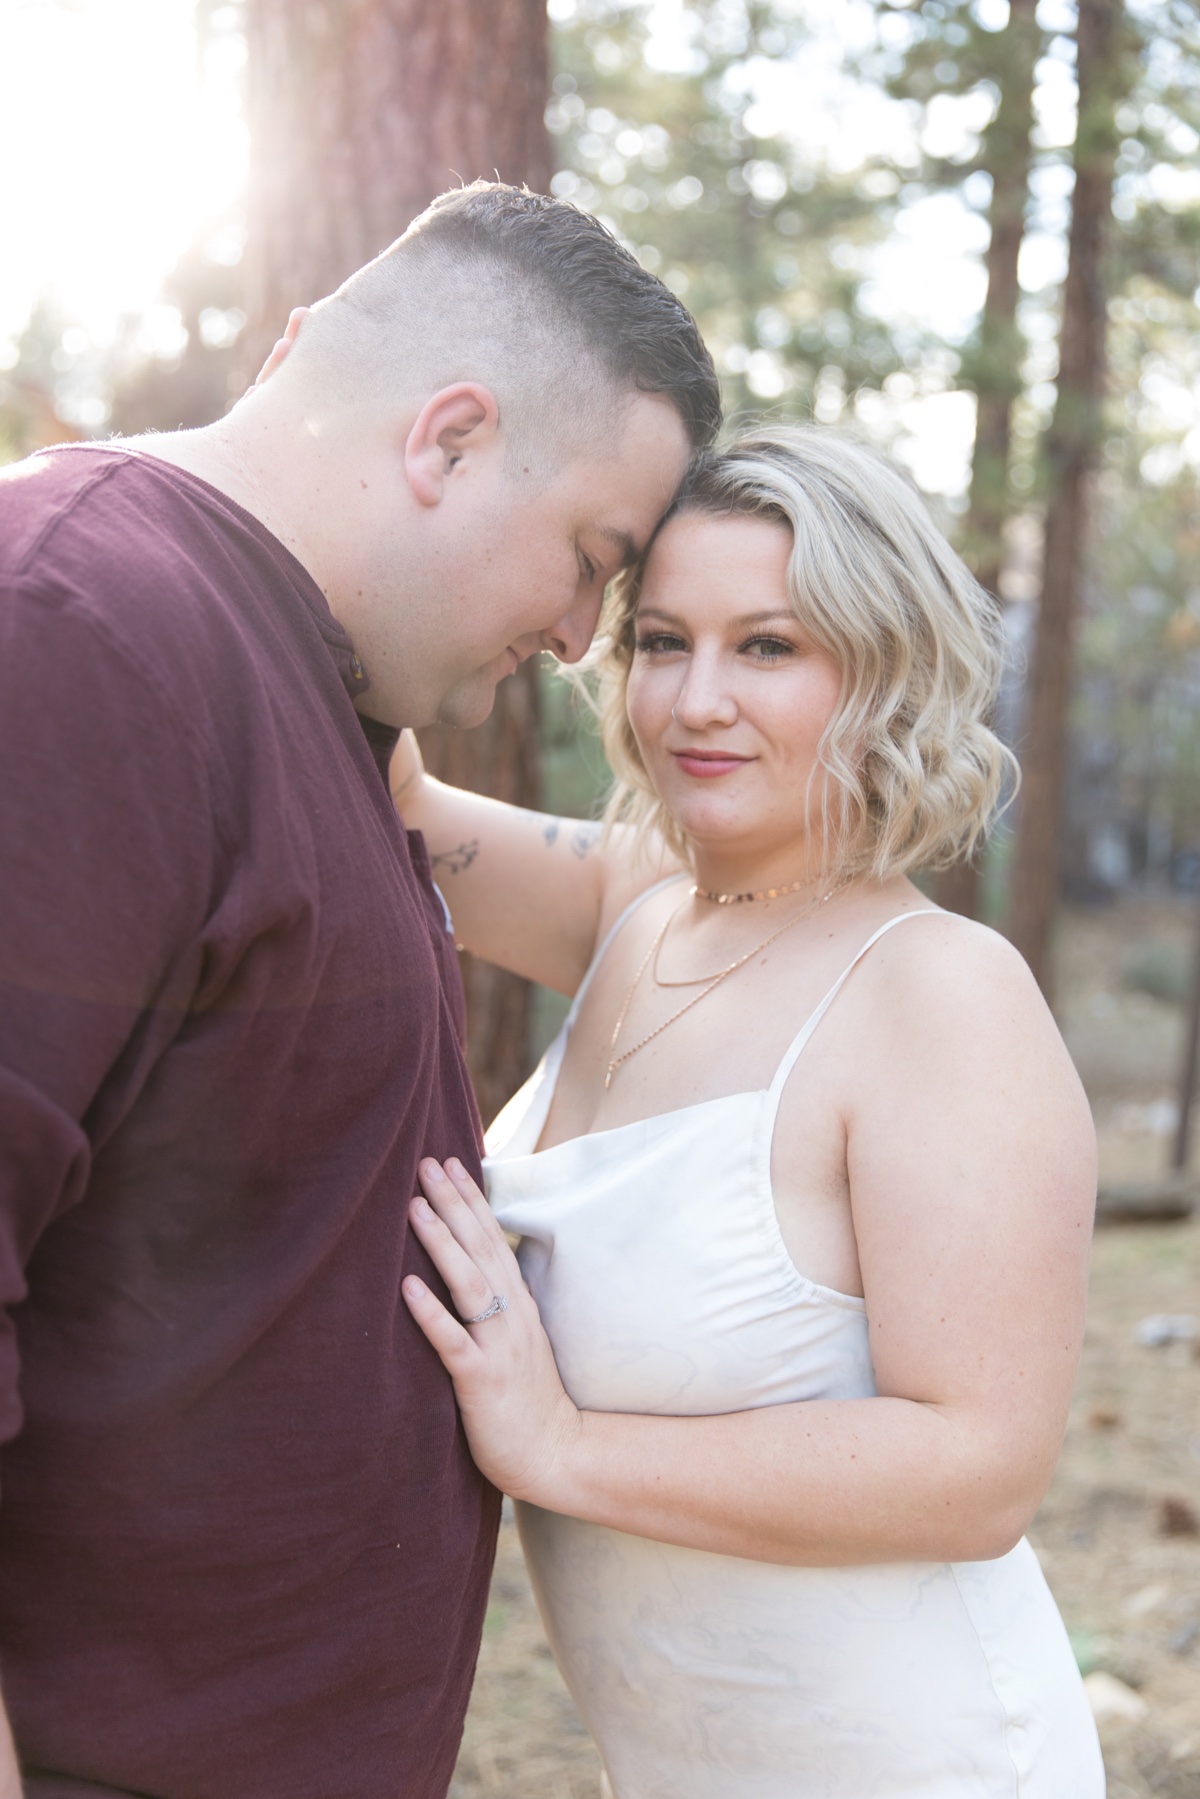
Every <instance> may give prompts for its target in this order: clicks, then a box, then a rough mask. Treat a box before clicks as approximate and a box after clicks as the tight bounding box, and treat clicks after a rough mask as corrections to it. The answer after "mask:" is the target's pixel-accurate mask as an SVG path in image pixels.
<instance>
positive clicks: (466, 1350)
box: [400, 1274, 479, 1380]
mask: <svg viewBox="0 0 1200 1799" xmlns="http://www.w3.org/2000/svg"><path fill="white" fill-rule="evenodd" d="M400 1291H401V1292H402V1293H403V1295H404V1300H405V1304H406V1305H407V1306H408V1309H409V1311H410V1312H411V1313H412V1315H413V1317H414V1318H415V1319H416V1321H417V1323H418V1325H419V1326H420V1327H421V1329H422V1330H423V1331H424V1333H425V1335H426V1336H427V1337H428V1338H429V1341H430V1342H431V1343H432V1345H433V1347H434V1349H436V1351H437V1353H438V1354H439V1355H440V1356H441V1358H442V1362H443V1364H444V1365H445V1368H446V1372H447V1373H448V1374H449V1375H450V1377H451V1379H452V1380H460V1379H462V1377H463V1376H464V1375H467V1374H470V1373H471V1371H472V1369H473V1367H474V1364H475V1362H477V1361H478V1359H479V1350H478V1349H477V1348H476V1346H475V1344H474V1343H473V1342H472V1341H471V1334H470V1332H469V1331H467V1330H465V1329H464V1327H463V1326H462V1325H461V1324H460V1323H459V1322H458V1319H457V1318H452V1317H451V1316H450V1313H449V1312H448V1311H447V1310H446V1308H445V1306H444V1305H443V1304H442V1302H441V1300H440V1299H439V1298H438V1297H437V1295H436V1294H435V1293H431V1292H430V1291H429V1288H428V1287H427V1286H426V1285H425V1282H424V1281H422V1280H418V1279H417V1277H416V1275H415V1274H410V1275H409V1276H408V1277H407V1278H406V1279H405V1280H403V1281H402V1282H401V1283H400Z"/></svg>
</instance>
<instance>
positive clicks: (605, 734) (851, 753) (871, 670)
mask: <svg viewBox="0 0 1200 1799" xmlns="http://www.w3.org/2000/svg"><path fill="white" fill-rule="evenodd" d="M692 516H703V517H711V518H758V519H764V520H767V521H770V522H772V523H776V524H782V525H785V526H786V527H787V528H788V530H789V531H790V532H791V535H792V546H793V547H792V553H791V557H790V559H789V562H788V571H787V585H788V598H789V600H790V602H791V604H792V606H793V607H794V609H795V612H796V616H797V618H798V620H799V622H800V625H801V627H802V629H803V631H804V633H805V635H806V636H807V637H808V638H809V639H810V640H811V641H812V642H813V643H814V644H816V645H817V646H819V647H820V648H821V649H822V650H824V651H825V652H826V653H827V654H828V655H829V656H830V657H831V658H832V659H833V661H834V663H835V665H836V666H837V668H838V669H839V670H840V673H841V693H840V697H839V701H838V705H837V707H836V710H835V712H834V716H833V718H832V719H831V721H830V723H829V725H828V727H827V729H826V731H825V733H824V735H823V737H822V740H821V747H820V764H819V766H820V767H821V768H822V769H823V770H824V772H825V776H826V779H825V782H824V792H823V795H822V817H823V821H824V829H825V839H826V858H825V859H826V862H827V869H828V871H829V872H833V873H836V874H837V875H839V876H842V877H846V876H851V875H870V876H872V877H874V878H875V879H878V880H882V879H884V878H885V877H887V876H891V875H899V874H908V873H911V872H912V871H914V870H916V869H920V868H927V869H933V868H942V867H946V866H947V865H949V864H950V863H952V862H955V861H958V860H959V859H960V858H963V857H966V856H969V855H970V854H971V852H972V850H973V849H974V848H975V847H976V845H977V844H978V843H979V841H980V840H981V838H982V837H983V836H984V835H985V833H986V832H987V830H988V828H989V826H990V825H991V823H992V822H993V820H994V818H995V817H996V815H997V813H998V812H999V810H1000V807H1001V800H1002V796H1003V795H1004V792H1005V789H1006V787H1007V788H1008V790H1009V792H1010V793H1011V792H1012V791H1015V787H1016V782H1017V779H1018V770H1017V764H1016V760H1015V758H1014V757H1013V755H1012V754H1011V752H1010V751H1009V750H1008V749H1006V748H1005V746H1004V745H1003V744H1002V743H1001V742H1000V740H999V738H998V737H997V736H996V735H995V733H994V732H993V731H992V730H991V728H990V726H989V724H988V718H989V716H990V714H991V711H992V707H993V705H994V703H995V698H996V691H997V687H998V684H999V679H1000V672H1001V653H1000V643H999V616H998V612H997V609H996V607H995V605H994V603H993V602H992V600H991V599H990V598H989V596H988V595H987V594H986V593H985V592H984V590H983V588H981V587H980V586H979V583H978V582H977V581H976V580H975V579H974V578H973V577H972V575H971V574H970V572H969V571H968V569H967V567H966V565H965V564H964V563H963V561H962V560H961V558H960V557H959V556H958V555H956V553H955V552H954V550H952V549H951V547H950V545H949V543H947V541H946V539H945V537H943V535H942V533H941V532H940V531H939V530H938V529H937V527H936V526H935V524H934V523H933V520H932V519H931V518H930V516H929V514H928V512H927V511H926V509H925V506H924V504H923V503H922V501H921V499H920V498H919V496H918V495H917V493H916V491H915V490H914V489H913V488H912V487H911V486H910V485H909V483H908V481H907V480H906V479H905V478H904V476H902V475H901V474H900V472H899V470H898V469H896V468H895V467H893V465H892V464H891V463H890V462H888V461H887V460H886V459H885V458H884V457H883V456H881V455H880V454H879V453H878V452H877V451H875V450H873V449H869V448H868V447H867V446H866V445H864V444H861V443H859V442H857V441H856V440H854V439H853V438H849V437H847V436H845V435H844V434H842V433H840V432H837V431H833V430H829V429H827V428H824V427H822V426H792V427H785V426H779V427H776V428H773V429H768V430H757V431H755V432H754V433H753V434H751V435H748V436H745V437H742V438H741V439H739V440H738V441H737V442H735V443H733V444H731V445H730V446H729V447H728V448H727V449H724V450H716V451H710V452H708V453H706V454H705V455H703V456H701V457H700V458H698V459H697V461H696V462H695V463H694V465H693V467H692V469H691V471H690V473H689V475H688V477H687V479H686V481H685V483H684V486H683V488H682V489H681V491H680V493H679V495H678V496H677V498H676V500H675V502H674V504H673V506H672V507H671V509H670V511H669V512H668V513H667V515H666V517H665V518H664V519H663V521H662V525H660V527H659V530H660V531H661V530H662V529H663V528H664V527H665V526H666V525H668V524H669V523H670V522H671V521H672V520H673V519H677V518H686V517H692ZM652 552H653V542H652V543H651V545H650V547H649V549H648V550H647V552H646V555H645V556H643V557H642V559H641V561H640V563H638V564H637V565H636V566H635V567H633V568H631V569H628V570H626V572H625V573H624V574H623V575H622V576H621V577H619V579H618V580H617V581H616V582H614V583H613V585H612V587H611V588H610V590H609V594H608V596H607V598H606V601H605V608H604V612H603V614H602V617H601V621H600V631H599V634H598V637H597V641H596V646H595V649H594V650H593V653H592V655H591V657H590V658H589V661H588V669H589V673H590V675H591V676H592V677H593V678H594V681H595V688H594V692H595V700H594V704H595V708H596V711H597V713H598V715H599V719H600V731H601V738H602V741H603V745H604V750H605V753H606V755H607V757H608V761H609V766H610V767H611V768H612V771H613V774H614V776H615V778H616V779H615V787H614V790H613V793H612V795H611V797H610V799H609V802H608V805H607V807H606V810H605V818H606V824H607V825H608V826H609V827H611V825H612V824H614V823H616V822H618V821H620V822H625V823H627V824H631V825H633V826H635V827H636V828H637V830H638V832H639V834H641V833H643V832H646V831H649V830H657V831H658V832H659V833H660V834H661V836H662V837H663V838H664V839H665V840H666V842H667V843H668V844H670V846H671V848H672V849H673V850H674V851H675V852H676V854H678V855H680V856H682V857H683V858H684V860H685V861H687V860H688V859H689V851H688V845H687V842H686V839H685V838H684V836H683V834H682V833H681V832H680V830H679V828H678V826H677V825H676V823H675V821H674V819H673V818H672V817H671V815H670V813H669V812H668V811H667V809H666V807H665V806H664V805H663V803H662V801H661V800H660V799H659V797H658V795H657V794H656V793H655V791H654V789H653V787H652V786H651V784H650V780H649V777H648V776H647V773H646V769H645V765H644V764H643V762H642V758H641V754H640V752H639V750H638V746H637V741H636V739H635V738H634V735H633V732H632V730H631V729H630V725H629V717H628V713H627V711H626V706H625V690H626V685H627V683H628V679H629V670H630V667H631V665H632V662H633V657H634V650H635V639H636V615H637V607H638V597H639V594H640V592H641V586H642V579H643V576H644V573H645V568H646V564H647V561H648V559H649V556H650V555H651V554H652ZM830 852H832V853H830Z"/></svg>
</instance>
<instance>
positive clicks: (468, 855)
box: [429, 837, 479, 875]
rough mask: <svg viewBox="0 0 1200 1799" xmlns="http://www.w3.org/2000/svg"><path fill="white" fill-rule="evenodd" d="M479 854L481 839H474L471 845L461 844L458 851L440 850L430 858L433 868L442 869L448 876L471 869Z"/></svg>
mask: <svg viewBox="0 0 1200 1799" xmlns="http://www.w3.org/2000/svg"><path fill="white" fill-rule="evenodd" d="M478 854H479V839H478V837H472V838H471V840H470V842H469V843H460V844H459V846H458V848H457V849H453V850H438V851H437V852H436V853H435V854H434V855H431V856H430V858H429V865H430V867H431V868H440V869H443V870H444V871H445V873H446V874H448V875H460V874H463V873H464V872H465V871H466V870H467V869H468V868H470V866H471V864H472V862H474V860H475V858H476V856H477V855H478Z"/></svg>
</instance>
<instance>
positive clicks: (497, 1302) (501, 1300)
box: [463, 1293, 508, 1324]
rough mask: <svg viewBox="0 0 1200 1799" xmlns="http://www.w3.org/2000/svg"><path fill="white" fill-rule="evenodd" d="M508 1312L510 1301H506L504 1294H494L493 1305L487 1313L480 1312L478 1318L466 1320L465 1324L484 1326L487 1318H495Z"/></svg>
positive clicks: (464, 1320)
mask: <svg viewBox="0 0 1200 1799" xmlns="http://www.w3.org/2000/svg"><path fill="white" fill-rule="evenodd" d="M507 1310H508V1301H507V1299H505V1297H504V1295H503V1293H493V1294H492V1303H491V1305H490V1306H489V1307H488V1308H487V1310H486V1311H485V1312H480V1313H479V1315H478V1317H476V1318H464V1319H463V1323H464V1324H482V1323H483V1321H484V1319H485V1318H494V1317H495V1316H496V1313H497V1312H507Z"/></svg>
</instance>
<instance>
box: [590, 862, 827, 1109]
mask: <svg viewBox="0 0 1200 1799" xmlns="http://www.w3.org/2000/svg"><path fill="white" fill-rule="evenodd" d="M849 881H850V877H849V875H847V877H846V879H845V880H843V881H839V882H838V883H837V885H836V886H835V887H830V888H828V889H827V890H826V892H824V893H823V894H820V895H819V896H818V897H817V898H816V899H815V900H813V902H812V904H811V905H808V906H803V907H801V909H800V911H799V912H797V913H795V914H794V915H793V916H792V917H791V918H789V919H788V920H787V921H786V922H785V923H784V924H781V925H778V926H777V927H776V929H775V930H773V931H772V932H771V935H770V936H769V937H764V938H763V941H762V942H761V943H758V944H756V945H755V947H754V948H753V949H751V950H747V951H746V953H745V955H744V956H739V957H738V958H737V960H736V961H734V962H731V963H730V964H729V966H728V967H727V968H722V969H721V970H720V971H719V972H718V973H717V974H715V975H708V976H705V975H701V976H700V977H699V979H700V980H702V981H707V985H706V986H704V987H703V988H702V989H701V991H700V992H699V993H694V994H693V995H692V997H691V999H689V1000H686V1001H685V1002H684V1004H683V1005H682V1006H680V1008H679V1010H678V1011H677V1012H672V1014H671V1016H670V1017H669V1018H666V1019H664V1020H663V1022H662V1024H660V1025H656V1026H655V1028H654V1029H653V1030H652V1031H650V1032H649V1033H648V1034H647V1035H646V1036H645V1037H642V1038H640V1039H639V1040H638V1042H637V1043H635V1044H633V1045H632V1046H631V1047H630V1048H629V1049H627V1050H624V1051H622V1053H621V1054H620V1055H619V1056H618V1055H617V1054H616V1053H615V1052H616V1047H617V1042H618V1040H619V1038H620V1035H621V1029H622V1026H623V1025H624V1023H625V1019H626V1017H627V1016H628V1013H629V1008H630V1006H631V1005H632V1004H633V996H634V994H635V993H636V992H637V990H638V985H639V983H640V981H641V978H642V976H643V975H644V974H645V972H646V970H647V968H649V966H650V963H651V962H652V961H653V962H657V959H658V952H659V949H660V948H661V947H662V941H663V938H664V937H665V936H666V934H667V928H668V926H669V925H670V924H671V923H672V922H673V920H674V919H675V918H676V917H677V915H678V914H679V913H680V912H681V911H682V910H683V908H684V906H685V905H686V904H687V900H681V901H680V903H679V905H678V906H676V907H675V910H674V911H673V912H669V913H668V914H667V916H666V918H665V919H664V920H663V922H662V925H661V927H660V929H659V930H658V932H657V933H656V935H655V938H654V941H653V943H652V944H651V945H650V948H649V949H648V950H647V951H646V954H645V955H644V956H643V957H642V960H641V964H640V966H639V968H638V971H637V973H636V974H635V975H634V977H633V980H632V982H631V983H630V987H629V991H628V993H627V994H626V995H625V1003H624V1005H623V1006H622V1007H621V1010H620V1012H619V1014H618V1016H617V1022H616V1024H615V1025H614V1026H613V1033H612V1036H611V1038H610V1039H609V1044H608V1051H609V1062H608V1067H607V1069H606V1070H605V1075H604V1091H605V1092H606V1093H607V1092H608V1089H609V1088H610V1087H611V1086H612V1080H613V1076H614V1074H616V1072H617V1069H618V1068H620V1067H621V1066H622V1064H623V1063H625V1062H628V1061H629V1059H630V1057H631V1056H636V1055H637V1053H638V1051H639V1050H642V1049H645V1047H646V1045H647V1044H648V1043H653V1042H654V1039H655V1038H656V1037H660V1036H661V1035H662V1033H663V1032H664V1031H665V1030H666V1029H667V1027H668V1026H669V1025H673V1024H676V1023H677V1022H678V1020H679V1019H681V1018H682V1017H683V1015H684V1013H685V1012H690V1011H691V1009H692V1007H693V1006H698V1005H699V1004H700V1001H701V1000H702V999H707V998H708V996H709V994H710V993H712V992H714V991H715V989H716V988H718V987H719V986H720V985H721V983H722V981H727V980H728V979H729V977H730V975H731V974H736V973H737V971H738V969H739V968H744V967H745V966H746V964H747V962H752V961H753V960H754V958H755V956H759V955H761V954H762V952H763V950H765V949H769V948H770V946H771V944H773V943H774V942H775V941H776V939H777V938H780V937H782V936H783V934H784V932H785V931H790V930H791V928H792V926H793V925H798V924H801V923H803V921H804V920H805V919H806V918H811V917H812V916H813V914H814V913H816V912H819V911H820V910H821V907H822V906H824V905H826V904H827V902H828V901H829V900H831V899H832V898H833V897H834V895H835V894H837V893H841V891H842V889H843V888H844V887H846V886H848V885H849ZM779 891H781V892H786V891H787V889H780V890H779ZM689 897H690V896H689ZM703 897H708V896H703ZM735 897H737V896H735ZM751 897H752V896H751ZM658 984H659V986H662V987H668V986H670V987H691V986H695V985H696V983H695V982H693V981H660V982H659V983H658Z"/></svg>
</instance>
